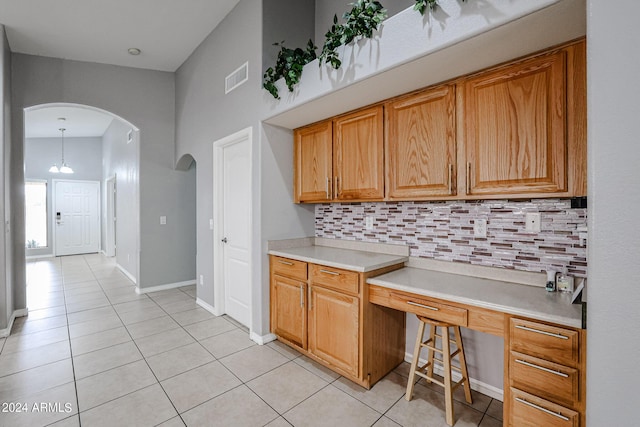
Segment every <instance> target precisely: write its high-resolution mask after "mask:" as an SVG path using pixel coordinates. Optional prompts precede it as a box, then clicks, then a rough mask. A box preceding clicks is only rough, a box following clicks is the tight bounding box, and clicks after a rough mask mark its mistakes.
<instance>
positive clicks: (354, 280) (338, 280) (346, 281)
mask: <svg viewBox="0 0 640 427" xmlns="http://www.w3.org/2000/svg"><path fill="white" fill-rule="evenodd" d="M309 273H310V275H311V280H312V282H313V283H314V284H316V285H322V286H324V287H326V288H329V289H334V290H336V291H340V292H347V293H351V294H354V295H357V294H358V290H359V286H358V273H356V272H353V271H346V270H340V269H339V268H333V267H326V266H324V265H316V264H311V268H310V272H309Z"/></svg>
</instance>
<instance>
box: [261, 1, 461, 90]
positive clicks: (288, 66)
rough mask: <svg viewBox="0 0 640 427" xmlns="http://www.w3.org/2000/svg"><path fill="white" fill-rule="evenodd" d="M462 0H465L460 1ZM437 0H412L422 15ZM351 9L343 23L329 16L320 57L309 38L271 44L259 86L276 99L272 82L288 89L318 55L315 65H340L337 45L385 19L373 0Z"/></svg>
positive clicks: (361, 35)
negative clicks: (274, 52)
mask: <svg viewBox="0 0 640 427" xmlns="http://www.w3.org/2000/svg"><path fill="white" fill-rule="evenodd" d="M462 1H466V0H462ZM437 5H438V0H415V5H414V7H413V8H414V10H416V11H418V12H420V14H421V15H424V14H425V13H426V12H427V11H433V10H435V9H436V7H437ZM350 6H351V10H349V11H348V12H345V14H344V15H343V16H342V18H343V20H344V23H338V15H334V16H333V25H332V26H331V28H329V31H327V33H326V34H325V42H324V44H323V46H322V51H321V52H320V56H316V46H315V45H314V43H313V41H312V40H309V41H308V42H307V46H306V48H304V49H302V48H295V49H290V48H287V47H285V46H284V41H282V42H280V43H274V45H275V46H280V52H278V57H277V59H276V64H275V66H274V67H269V68H267V70H266V71H265V72H264V75H263V87H264V88H265V89H266V90H267V91H269V93H270V94H271V95H272V96H273V97H274V98H276V99H280V94H279V93H278V87H277V86H276V82H277V81H278V80H279V79H281V78H284V80H285V84H286V85H287V88H288V89H289V92H293V87H294V86H295V85H296V84H297V83H299V82H300V78H301V76H302V71H303V68H304V66H305V65H307V64H308V63H309V62H311V61H313V60H314V59H316V58H318V59H319V61H318V65H320V66H322V64H326V63H328V64H330V65H331V67H333V68H334V69H338V68H340V66H341V65H342V61H340V58H339V57H338V56H339V55H338V48H339V47H340V46H345V45H347V44H349V43H351V42H352V41H354V40H358V39H362V38H372V37H373V33H374V31H377V30H378V28H379V26H380V23H381V22H382V21H384V20H385V19H386V18H387V10H386V9H384V7H383V6H382V4H381V3H380V2H379V1H377V0H357V1H356V2H354V3H350Z"/></svg>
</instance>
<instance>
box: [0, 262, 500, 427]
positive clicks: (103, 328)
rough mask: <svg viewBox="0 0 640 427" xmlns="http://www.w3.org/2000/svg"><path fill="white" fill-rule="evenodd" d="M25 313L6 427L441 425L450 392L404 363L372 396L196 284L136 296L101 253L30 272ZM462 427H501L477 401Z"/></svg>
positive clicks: (4, 368) (459, 409) (2, 344)
mask: <svg viewBox="0 0 640 427" xmlns="http://www.w3.org/2000/svg"><path fill="white" fill-rule="evenodd" d="M27 280H28V286H27V292H28V306H29V310H30V311H29V316H28V317H24V318H20V319H16V322H15V324H14V326H13V331H12V333H11V335H10V336H9V337H8V338H6V339H0V349H1V351H0V404H2V405H3V406H2V408H0V426H11V427H18V426H29V427H34V426H46V425H53V426H79V425H82V426H86V427H91V426H147V425H148V426H157V425H161V426H184V425H188V426H214V425H219V426H264V425H269V426H289V425H293V426H331V427H335V426H373V425H374V426H377V427H380V426H398V425H401V426H414V425H416V426H418V425H419V426H445V425H446V424H445V421H444V395H443V394H442V392H441V390H440V389H439V388H438V387H436V386H433V385H427V384H425V383H424V382H423V380H421V381H420V382H418V384H417V385H416V388H415V395H414V398H413V400H412V401H411V402H407V401H406V400H405V399H404V391H405V386H406V381H407V374H408V364H406V363H404V364H402V365H400V366H399V367H398V368H397V369H395V370H394V371H393V372H391V373H390V374H389V375H387V376H386V377H385V378H384V379H383V380H381V381H380V382H379V383H378V384H376V385H375V386H374V387H373V388H372V389H371V390H368V391H367V390H365V389H363V388H361V387H359V386H357V385H355V384H353V383H352V382H350V381H348V380H347V379H345V378H343V377H341V376H339V375H337V374H335V373H334V372H332V371H330V370H328V369H326V368H324V367H322V366H320V365H318V364H316V363H315V362H313V361H311V360H310V359H308V358H306V357H304V356H301V355H300V354H299V353H298V352H296V351H294V350H292V349H290V348H289V347H287V346H284V345H282V344H280V343H278V342H272V343H269V344H267V345H265V346H258V345H256V344H255V343H254V342H252V341H251V340H249V335H248V331H247V330H246V328H244V327H242V326H241V325H239V324H237V323H236V322H235V321H234V320H233V319H230V318H228V317H226V316H222V317H215V316H213V315H212V314H210V313H209V312H207V311H206V310H204V309H202V308H200V307H199V306H198V305H196V303H195V294H196V289H195V286H187V287H183V288H179V289H173V290H167V291H161V292H154V293H149V294H146V295H137V294H136V293H135V291H134V286H133V284H132V283H131V282H130V281H129V280H128V279H127V278H126V277H125V276H124V275H123V274H122V273H121V272H120V271H119V270H118V269H117V268H116V267H115V264H114V260H113V259H109V258H105V257H104V256H102V255H84V256H72V257H62V258H55V259H52V258H48V259H40V260H37V261H32V262H29V263H28V265H27ZM461 392H462V390H458V391H457V392H456V394H455V396H456V399H457V402H456V404H455V412H456V419H457V423H456V426H458V427H464V426H481V427H493V426H500V425H502V422H501V421H500V420H501V418H502V403H501V402H500V401H497V400H493V399H491V398H490V397H487V396H484V395H482V394H479V393H475V392H474V393H473V397H474V403H473V405H467V404H466V403H462V401H463V400H464V396H463V394H462V393H461Z"/></svg>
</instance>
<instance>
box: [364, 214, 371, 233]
mask: <svg viewBox="0 0 640 427" xmlns="http://www.w3.org/2000/svg"><path fill="white" fill-rule="evenodd" d="M364 228H365V230H373V217H372V216H366V217H364Z"/></svg>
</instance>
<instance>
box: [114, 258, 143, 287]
mask: <svg viewBox="0 0 640 427" xmlns="http://www.w3.org/2000/svg"><path fill="white" fill-rule="evenodd" d="M116 267H117V268H118V270H120V271H121V272H122V274H124V275H125V276H127V278H128V279H129V280H131V281H132V282H133V283H135V284H136V285H137V284H138V279H136V276H134V275H133V274H131V273H129V272H128V271H127V269H126V268H124V267H123V266H121V265H120V264H118V263H116ZM137 289H138V288H137V286H136V292H138V291H137Z"/></svg>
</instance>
